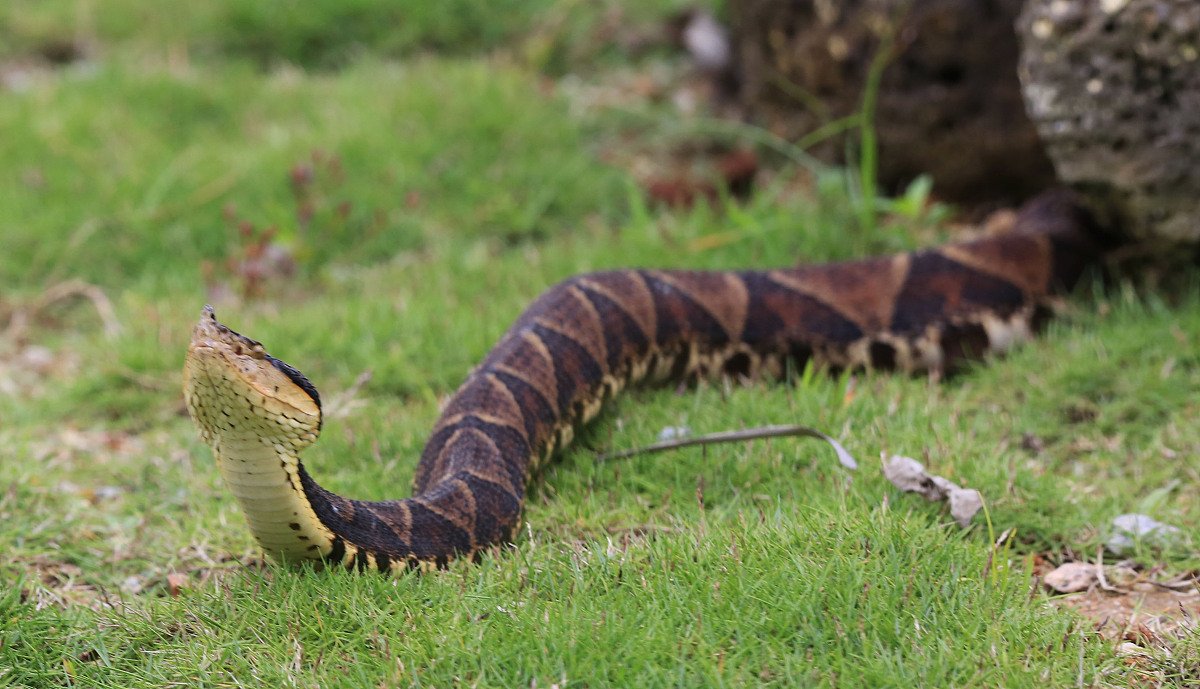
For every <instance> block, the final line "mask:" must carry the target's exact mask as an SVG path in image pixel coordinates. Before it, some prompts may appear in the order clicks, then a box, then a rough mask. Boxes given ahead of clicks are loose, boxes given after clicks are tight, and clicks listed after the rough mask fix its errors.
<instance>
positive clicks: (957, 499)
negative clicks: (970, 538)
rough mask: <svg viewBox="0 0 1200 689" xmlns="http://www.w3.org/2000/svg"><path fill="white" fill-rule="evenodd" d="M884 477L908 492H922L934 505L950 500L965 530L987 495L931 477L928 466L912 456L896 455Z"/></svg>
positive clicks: (887, 460) (953, 515)
mask: <svg viewBox="0 0 1200 689" xmlns="http://www.w3.org/2000/svg"><path fill="white" fill-rule="evenodd" d="M883 476H884V478H886V479H887V480H888V481H890V482H891V484H892V485H894V486H896V487H897V488H899V489H900V490H902V491H904V492H905V493H918V494H920V495H923V496H925V499H926V500H930V501H933V502H937V501H939V500H949V502H950V516H952V517H954V521H956V522H958V525H959V527H961V528H964V529H965V528H967V527H968V526H970V525H971V518H972V517H974V516H975V514H976V513H977V512H979V510H980V509H981V508H982V507H983V496H982V495H980V494H979V491H977V490H974V489H971V488H962V487H961V486H959V485H958V484H957V483H954V482H953V481H951V480H949V479H947V478H943V477H941V476H931V475H930V474H929V473H927V472H926V471H925V465H923V464H921V463H920V462H918V461H917V460H915V459H913V458H912V457H903V456H901V455H892V456H891V458H890V459H886V460H885V463H884V465H883Z"/></svg>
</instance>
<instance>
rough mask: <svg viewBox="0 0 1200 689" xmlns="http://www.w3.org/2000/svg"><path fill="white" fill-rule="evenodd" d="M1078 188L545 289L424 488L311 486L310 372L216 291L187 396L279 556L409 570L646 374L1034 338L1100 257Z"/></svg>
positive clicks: (497, 516) (769, 368)
mask: <svg viewBox="0 0 1200 689" xmlns="http://www.w3.org/2000/svg"><path fill="white" fill-rule="evenodd" d="M1087 229H1088V218H1087V216H1086V215H1085V214H1084V213H1083V212H1082V211H1080V210H1079V209H1078V208H1077V207H1076V206H1075V205H1074V204H1073V203H1072V202H1071V201H1070V200H1069V199H1068V198H1065V197H1062V196H1049V197H1045V198H1042V199H1039V200H1036V201H1034V202H1031V203H1030V204H1028V205H1027V206H1026V207H1025V208H1024V209H1022V211H1021V213H1020V214H1019V216H1018V218H1017V223H1016V229H1015V231H1014V232H1012V233H1010V234H1006V235H1002V236H997V237H992V238H986V239H981V240H977V241H974V242H968V243H962V244H953V245H948V246H945V247H942V248H939V249H933V250H927V251H921V252H916V253H912V254H900V255H896V256H890V257H883V258H874V259H867V260H861V261H852V262H844V263H832V264H827V265H821V266H812V267H800V268H788V269H778V270H768V271H762V272H689V271H663V270H626V271H613V272H602V273H591V274H586V275H580V276H576V277H573V278H570V279H568V280H566V281H564V282H562V283H559V284H557V285H555V286H554V287H552V288H550V289H549V290H548V291H546V292H545V293H544V294H543V295H542V296H541V297H539V298H538V299H537V300H536V301H535V302H534V303H533V304H532V305H530V306H529V308H528V309H527V310H526V311H525V312H524V313H523V314H522V315H521V316H520V318H519V319H518V320H517V322H516V323H515V324H514V325H513V326H512V327H511V328H510V329H509V330H508V331H507V332H506V333H505V334H504V336H503V337H501V339H500V341H499V342H498V343H497V344H496V346H495V347H494V348H493V349H492V350H491V352H490V353H489V354H488V355H487V357H486V358H485V359H484V360H483V362H482V363H481V364H480V365H479V366H478V367H477V368H476V369H475V370H474V371H473V372H472V373H471V374H470V375H469V376H468V377H467V379H466V381H465V382H464V383H463V384H462V385H461V386H460V387H459V389H458V390H457V392H455V394H454V396H453V397H452V398H451V399H450V401H449V403H448V404H447V405H446V408H445V410H444V411H443V413H442V415H441V417H440V418H439V419H438V421H437V423H436V424H435V426H434V428H433V433H432V434H431V436H430V439H429V442H428V444H427V445H426V446H425V449H424V451H423V452H422V455H421V460H420V463H419V464H418V466H417V471H416V477H415V480H414V488H415V492H414V497H412V498H407V499H403V500H391V501H383V502H364V501H358V500H349V499H346V498H343V497H341V496H338V495H335V494H333V493H331V492H329V491H327V490H325V489H324V488H322V487H320V486H319V485H317V483H316V482H314V481H313V480H312V478H310V477H309V475H308V473H307V472H305V470H304V467H303V466H302V465H301V463H300V460H299V456H298V455H299V452H300V451H301V450H303V449H304V448H305V447H307V446H308V445H310V444H311V443H312V442H313V441H314V440H316V437H317V434H318V432H319V430H320V426H321V403H320V397H319V395H318V394H317V391H316V388H314V387H313V385H312V384H311V383H310V382H309V381H308V380H307V379H306V378H305V377H304V376H303V375H302V374H301V373H300V372H299V371H297V370H296V369H294V368H292V367H291V366H289V365H287V364H285V363H283V362H282V361H280V360H278V359H276V358H274V357H272V356H270V355H269V354H267V353H266V351H265V350H264V349H263V347H262V345H261V344H259V343H258V342H255V341H254V340H251V339H249V338H246V337H243V336H242V335H239V334H237V333H235V332H233V331H232V330H230V329H228V328H226V327H225V326H223V325H221V324H220V323H218V322H217V320H216V318H215V316H214V314H213V312H212V309H211V308H206V309H205V312H204V314H203V316H202V317H201V319H200V322H199V323H197V325H196V326H195V329H194V330H193V333H192V341H191V346H190V347H189V349H188V354H187V363H186V367H185V369H184V395H185V398H186V401H187V407H188V410H189V412H190V413H191V415H192V418H193V419H194V420H195V422H196V425H197V427H198V428H199V429H200V434H201V436H202V437H203V439H204V440H205V441H206V442H207V443H208V444H209V445H210V446H211V447H212V449H213V452H214V454H215V455H216V457H217V462H218V465H219V466H220V470H221V473H222V475H223V476H224V478H225V480H226V482H227V483H228V485H229V487H230V488H231V489H232V491H233V493H234V495H235V496H236V497H237V499H238V501H239V502H240V503H241V506H242V509H243V511H244V512H245V515H246V519H247V522H248V523H249V526H250V530H251V531H252V532H253V534H254V536H255V538H256V539H257V540H258V542H259V543H260V544H261V545H262V547H263V548H264V549H265V550H266V551H267V552H268V553H270V554H272V555H274V556H276V557H281V558H284V559H287V560H296V559H302V558H320V559H324V560H325V561H326V562H332V563H340V564H342V565H344V566H346V567H351V568H359V569H365V568H371V569H378V570H381V571H387V570H392V571H398V570H401V569H405V568H410V567H422V566H425V567H428V566H441V565H444V564H445V563H446V562H447V561H448V560H449V559H450V558H454V557H469V556H472V555H474V554H476V553H477V552H478V551H480V550H481V549H483V548H486V547H488V546H490V545H493V544H497V543H502V542H505V541H507V540H509V539H510V538H512V536H513V534H514V530H515V529H516V527H517V525H518V523H519V520H520V515H521V509H522V504H523V500H524V495H525V487H526V483H527V481H528V480H529V478H530V477H531V475H532V474H533V472H534V471H535V470H536V468H537V467H538V466H539V465H540V464H541V463H542V462H544V461H545V460H546V459H547V458H549V457H550V456H551V455H552V454H553V453H554V452H555V451H556V450H559V449H561V448H562V447H563V446H565V445H566V444H567V443H569V442H570V441H571V438H572V436H573V433H574V430H575V428H576V427H577V426H578V425H579V424H582V423H585V422H587V421H588V420H589V419H591V418H592V417H594V416H595V415H596V414H597V413H598V412H599V410H600V408H601V406H602V405H603V404H604V402H605V401H607V400H609V399H611V398H612V397H613V396H614V395H616V394H617V393H618V392H620V391H621V390H622V389H623V388H625V387H626V386H627V385H630V384H632V383H636V382H649V383H655V382H665V381H670V380H679V379H685V378H689V377H694V376H706V375H714V374H720V373H723V372H724V373H730V374H744V373H753V372H759V371H765V372H768V373H774V374H777V375H778V374H782V373H783V372H784V370H785V368H786V366H787V365H788V363H789V362H795V363H796V365H798V366H803V365H804V364H805V363H807V362H809V361H811V362H813V363H815V364H817V365H823V366H829V367H837V368H843V367H877V368H898V369H901V370H906V371H922V370H935V371H941V370H945V369H946V368H948V367H951V366H953V365H954V363H955V362H956V361H958V360H960V359H962V358H964V357H970V356H978V355H980V354H982V353H983V352H985V351H989V350H992V351H1002V350H1004V349H1006V348H1008V347H1009V346H1010V344H1012V342H1014V341H1015V340H1019V339H1023V338H1025V337H1027V336H1028V335H1029V334H1030V333H1031V332H1032V331H1033V330H1034V329H1035V328H1036V327H1037V325H1038V323H1039V321H1040V320H1041V318H1042V316H1043V315H1044V314H1045V311H1046V310H1045V306H1046V301H1047V298H1048V297H1049V296H1050V295H1051V294H1052V293H1053V292H1054V291H1056V290H1060V289H1063V288H1069V287H1070V286H1071V285H1072V284H1073V283H1074V282H1075V281H1076V279H1077V278H1078V276H1079V275H1080V273H1081V271H1082V270H1083V268H1084V266H1085V265H1086V263H1087V262H1088V261H1089V260H1090V258H1091V253H1092V251H1091V245H1090V243H1089V240H1088V236H1087Z"/></svg>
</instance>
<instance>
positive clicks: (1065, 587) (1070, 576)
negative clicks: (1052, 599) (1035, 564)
mask: <svg viewBox="0 0 1200 689" xmlns="http://www.w3.org/2000/svg"><path fill="white" fill-rule="evenodd" d="M1042 582H1043V583H1045V584H1046V586H1049V587H1050V588H1052V589H1054V590H1055V591H1057V592H1059V593H1078V592H1079V591H1086V590H1088V589H1089V588H1091V587H1092V586H1093V585H1095V584H1097V583H1099V578H1098V577H1097V574H1096V565H1093V564H1092V563H1090V562H1067V563H1065V564H1062V565H1060V566H1058V567H1057V568H1056V569H1055V570H1054V571H1052V572H1047V573H1046V576H1044V577H1042Z"/></svg>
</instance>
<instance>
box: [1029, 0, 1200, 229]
mask: <svg viewBox="0 0 1200 689" xmlns="http://www.w3.org/2000/svg"><path fill="white" fill-rule="evenodd" d="M1017 30H1018V32H1019V34H1020V36H1021V41H1022V51H1021V58H1020V77H1021V82H1022V90H1023V94H1024V97H1025V103H1026V109H1027V110H1028V112H1029V115H1030V117H1031V118H1032V120H1033V122H1034V124H1035V125H1036V126H1037V130H1038V134H1039V135H1040V137H1041V139H1042V142H1043V143H1044V144H1045V146H1046V150H1047V152H1048V153H1049V155H1050V158H1051V160H1053V161H1054V166H1055V168H1056V170H1057V172H1058V176H1059V178H1060V179H1061V180H1062V181H1064V182H1067V183H1068V184H1070V185H1071V186H1073V187H1075V189H1076V190H1078V191H1079V192H1081V193H1082V195H1083V196H1084V198H1085V200H1086V202H1087V203H1088V205H1089V206H1090V207H1091V208H1092V210H1093V211H1094V212H1095V213H1096V214H1097V215H1098V217H1100V219H1101V221H1102V222H1103V223H1104V224H1106V225H1109V226H1112V227H1119V228H1120V230H1121V231H1122V232H1123V233H1124V234H1127V235H1129V236H1131V237H1132V238H1134V239H1136V240H1138V241H1139V242H1142V243H1144V244H1150V245H1158V246H1164V245H1174V244H1179V243H1195V242H1200V164H1197V161H1198V160H1200V2H1196V0H1030V2H1028V3H1027V4H1026V6H1025V9H1024V11H1023V12H1022V14H1021V17H1020V19H1019V20H1018V23H1017Z"/></svg>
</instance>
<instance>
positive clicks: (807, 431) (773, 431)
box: [596, 426, 858, 469]
mask: <svg viewBox="0 0 1200 689" xmlns="http://www.w3.org/2000/svg"><path fill="white" fill-rule="evenodd" d="M788 436H804V437H808V438H819V439H821V440H824V441H825V442H827V443H829V444H830V445H831V446H832V447H833V450H834V452H836V453H837V456H838V461H839V462H841V463H842V466H844V467H846V468H847V469H857V468H858V462H856V461H854V457H852V456H851V455H850V453H849V452H847V451H846V448H844V447H842V445H841V443H839V442H838V441H836V440H834V439H833V438H831V437H829V436H827V435H825V434H824V433H822V432H821V431H818V430H816V429H813V428H808V427H807V426H759V427H758V428H747V429H745V430H741V431H722V432H720V433H709V434H708V435H698V436H696V437H694V438H680V439H678V440H668V441H666V442H662V443H655V444H653V445H646V446H645V447H638V448H634V449H632V450H621V451H619V452H606V453H603V454H599V455H596V460H597V461H600V462H604V461H607V460H610V459H625V458H626V457H632V456H634V455H642V454H650V453H653V452H665V451H667V450H674V449H677V448H680V447H690V446H692V445H716V444H717V443H736V442H741V441H744V440H757V439H759V438H781V437H788Z"/></svg>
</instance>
